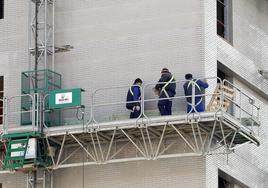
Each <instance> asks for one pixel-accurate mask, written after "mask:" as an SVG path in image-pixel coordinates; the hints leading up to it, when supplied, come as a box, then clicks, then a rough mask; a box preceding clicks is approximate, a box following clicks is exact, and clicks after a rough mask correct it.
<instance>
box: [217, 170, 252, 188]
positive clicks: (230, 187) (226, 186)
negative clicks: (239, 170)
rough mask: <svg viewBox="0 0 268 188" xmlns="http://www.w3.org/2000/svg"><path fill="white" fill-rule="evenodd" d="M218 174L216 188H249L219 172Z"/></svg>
mask: <svg viewBox="0 0 268 188" xmlns="http://www.w3.org/2000/svg"><path fill="white" fill-rule="evenodd" d="M218 174H219V176H218V188H249V187H248V186H246V185H245V184H243V183H241V182H240V181H238V180H237V179H235V178H233V177H231V176H230V175H228V174H227V173H225V172H223V171H221V170H219V172H218Z"/></svg>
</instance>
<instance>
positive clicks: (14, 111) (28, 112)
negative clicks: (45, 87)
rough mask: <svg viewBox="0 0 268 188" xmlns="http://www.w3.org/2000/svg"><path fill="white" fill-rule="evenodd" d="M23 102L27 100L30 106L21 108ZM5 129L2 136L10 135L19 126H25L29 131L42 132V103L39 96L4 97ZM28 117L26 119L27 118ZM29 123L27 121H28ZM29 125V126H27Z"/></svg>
mask: <svg viewBox="0 0 268 188" xmlns="http://www.w3.org/2000/svg"><path fill="white" fill-rule="evenodd" d="M22 100H27V104H28V106H27V107H25V106H21V103H22ZM1 101H2V102H3V115H2V118H3V128H2V134H8V133H10V129H16V128H17V125H23V124H25V128H26V127H27V128H26V130H27V131H40V130H41V123H40V119H39V118H40V112H41V111H40V108H39V107H40V102H39V95H38V94H33V95H30V94H23V95H17V96H12V97H3V99H1ZM25 117H26V118H25ZM25 119H26V120H27V121H26V120H25ZM26 125H27V126H26Z"/></svg>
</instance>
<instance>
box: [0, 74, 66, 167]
mask: <svg viewBox="0 0 268 188" xmlns="http://www.w3.org/2000/svg"><path fill="white" fill-rule="evenodd" d="M59 89H61V75H60V74H58V73H56V72H54V71H51V70H48V69H44V70H36V71H26V72H22V73H21V121H20V122H21V126H31V125H33V124H34V125H38V124H39V125H41V126H43V123H45V125H46V126H48V127H50V126H58V125H60V120H61V114H60V110H48V109H49V96H48V94H49V93H50V92H51V91H54V90H59ZM36 94H38V98H37V97H31V96H34V95H36ZM36 96H37V95H36ZM33 100H35V101H33ZM37 106H38V108H37ZM33 108H34V109H38V110H36V111H35V112H34V113H35V114H32V113H33V112H32V111H31V110H32V109H33ZM40 108H42V109H40ZM33 115H34V116H40V117H39V118H34V119H33V118H32V116H33ZM43 120H44V122H43ZM32 121H35V122H32ZM2 138H3V139H4V140H5V141H6V146H5V147H6V154H5V159H4V162H3V163H4V165H3V169H5V170H18V169H21V168H27V166H29V167H30V168H36V167H47V166H49V165H51V158H50V157H48V153H49V151H48V146H47V143H46V141H45V139H44V136H43V134H42V130H38V129H36V130H35V131H32V132H18V133H8V134H4V135H3V137H2Z"/></svg>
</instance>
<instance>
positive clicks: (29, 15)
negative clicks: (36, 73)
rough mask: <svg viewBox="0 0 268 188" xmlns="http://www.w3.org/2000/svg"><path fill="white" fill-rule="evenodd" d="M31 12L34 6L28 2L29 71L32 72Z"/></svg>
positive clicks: (29, 0)
mask: <svg viewBox="0 0 268 188" xmlns="http://www.w3.org/2000/svg"><path fill="white" fill-rule="evenodd" d="M31 10H32V4H31V0H28V26H29V27H28V71H30V70H31V65H32V63H31V61H32V60H31V59H32V58H31V45H32V44H31V43H32V40H31V39H32V19H31V18H32V14H31Z"/></svg>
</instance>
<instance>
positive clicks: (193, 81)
mask: <svg viewBox="0 0 268 188" xmlns="http://www.w3.org/2000/svg"><path fill="white" fill-rule="evenodd" d="M197 81H198V80H194V79H191V80H190V81H189V83H188V85H187V90H188V89H189V87H190V86H192V95H193V88H195V86H196V87H197V88H198V89H199V91H201V88H200V86H199V85H198V84H197V83H196V82H197ZM202 100H203V99H202V97H201V99H200V100H199V101H198V102H197V104H193V101H192V102H191V103H189V102H188V101H187V104H188V105H190V106H192V107H193V106H194V108H195V107H196V106H198V105H199V104H200V103H201V102H202ZM192 110H193V108H192V109H191V111H192Z"/></svg>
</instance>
